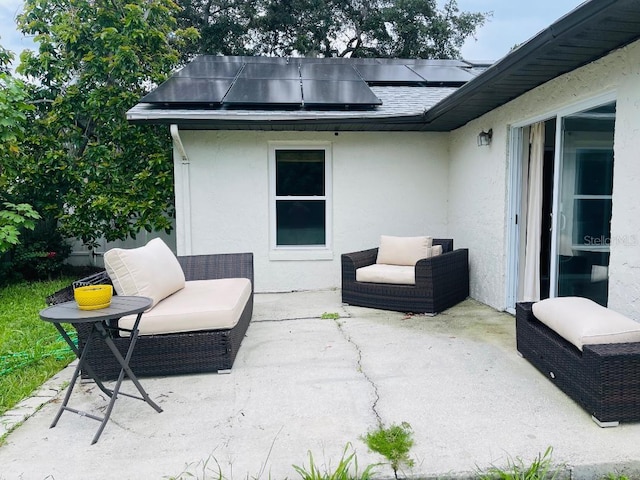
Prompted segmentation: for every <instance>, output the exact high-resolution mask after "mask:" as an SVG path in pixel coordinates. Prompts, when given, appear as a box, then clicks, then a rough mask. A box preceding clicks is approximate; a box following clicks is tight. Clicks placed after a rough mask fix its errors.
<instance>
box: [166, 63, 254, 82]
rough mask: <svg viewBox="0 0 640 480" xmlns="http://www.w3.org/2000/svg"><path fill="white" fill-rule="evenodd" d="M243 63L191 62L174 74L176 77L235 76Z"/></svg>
mask: <svg viewBox="0 0 640 480" xmlns="http://www.w3.org/2000/svg"><path fill="white" fill-rule="evenodd" d="M243 65H244V64H243V63H240V62H192V63H190V64H188V65H187V66H185V67H184V68H183V69H182V70H180V71H179V72H177V73H176V74H175V76H176V77H192V78H235V77H236V75H237V74H238V72H239V71H240V69H241V68H242V66H243Z"/></svg>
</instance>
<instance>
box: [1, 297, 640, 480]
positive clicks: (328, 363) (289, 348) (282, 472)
mask: <svg viewBox="0 0 640 480" xmlns="http://www.w3.org/2000/svg"><path fill="white" fill-rule="evenodd" d="M323 313H338V314H339V315H340V318H339V319H338V320H334V319H322V318H321V316H322V314H323ZM70 376H71V371H70V369H69V368H68V369H65V370H64V371H63V372H61V373H60V374H59V375H57V376H56V377H55V378H54V379H52V380H51V381H50V382H48V383H47V384H46V385H45V386H44V387H43V389H42V390H41V391H40V393H39V394H38V395H37V396H36V397H34V398H31V399H29V400H27V401H25V402H24V403H23V404H22V405H21V406H20V407H19V408H18V409H16V410H14V411H13V412H10V414H9V415H7V416H5V417H4V418H3V419H2V423H4V424H6V425H10V423H11V421H14V422H15V421H18V420H21V419H22V418H23V417H25V416H28V418H27V419H26V420H25V421H24V423H22V424H21V425H19V426H18V427H17V428H16V429H15V430H14V431H13V432H11V433H10V434H9V435H8V437H7V439H6V441H5V444H4V445H2V446H1V447H0V479H6V480H9V479H45V478H47V479H56V480H72V479H87V478H97V479H101V478H105V479H110V478H117V479H129V478H130V479H162V478H170V477H178V476H179V475H180V474H181V473H183V472H188V473H190V474H191V475H193V477H184V478H194V477H195V478H207V479H214V478H218V466H219V468H220V470H221V473H222V475H223V476H224V477H225V478H226V479H228V480H231V479H238V480H242V479H258V478H259V479H263V480H268V479H273V480H277V479H284V478H285V477H286V478H289V479H294V478H299V475H298V474H297V473H296V472H295V470H294V469H293V467H292V465H299V466H306V467H308V466H309V457H308V455H309V452H311V453H312V454H313V457H314V461H315V462H316V463H317V464H319V465H320V467H321V469H323V468H324V467H325V466H326V467H327V468H329V469H330V468H331V467H335V466H336V465H337V463H338V462H339V460H340V457H341V455H342V453H343V450H344V449H345V446H347V445H349V444H350V445H351V446H352V449H353V451H355V452H356V454H357V459H358V464H359V466H360V468H361V469H362V468H364V466H366V465H368V464H370V463H378V462H381V461H382V458H381V457H379V456H378V455H377V454H375V453H372V452H369V451H368V450H367V447H366V446H365V444H364V443H363V442H362V440H361V436H362V435H364V434H365V433H366V432H367V431H369V430H372V429H373V428H375V427H376V426H377V425H378V422H379V421H381V422H383V424H385V425H390V424H392V423H400V422H403V421H406V422H408V423H409V424H410V425H411V427H412V428H413V432H414V439H415V445H414V447H413V449H412V450H411V452H410V453H411V456H412V458H413V459H414V460H415V466H414V467H413V468H412V469H411V470H406V471H405V474H406V476H408V477H410V478H454V477H455V478H470V477H472V476H473V475H474V473H476V472H477V471H478V469H481V470H484V469H487V468H488V467H490V466H491V465H496V466H500V467H504V466H506V464H507V462H508V461H509V460H510V459H511V460H514V459H516V458H518V457H520V458H522V459H523V461H525V463H530V462H531V461H533V460H534V459H535V457H536V456H537V455H538V454H539V453H543V452H544V451H545V450H546V449H547V447H549V446H551V447H553V460H554V463H556V464H562V465H564V469H563V472H564V474H563V478H575V479H590V478H602V476H603V475H604V474H605V473H608V472H618V473H624V474H627V475H629V476H631V477H632V478H633V477H636V478H640V447H639V444H640V424H621V425H620V426H619V427H617V428H610V429H602V428H599V427H598V426H596V424H595V423H593V422H592V420H591V418H590V415H589V414H588V413H587V412H586V411H584V410H583V409H582V408H580V407H579V406H578V405H577V404H575V403H574V402H573V401H572V400H571V399H569V398H568V397H567V396H566V395H564V394H563V393H562V392H561V391H560V390H558V389H557V388H556V387H555V386H554V385H553V384H552V383H551V382H550V381H549V380H547V379H546V378H544V377H543V376H542V375H541V374H540V373H538V372H537V371H536V370H535V369H534V368H533V367H532V366H531V365H530V364H529V363H528V362H527V361H526V360H524V359H522V358H520V357H519V356H518V354H517V352H516V348H515V321H514V318H513V316H511V315H509V314H506V313H500V312H496V311H495V310H493V309H491V308H488V307H486V306H484V305H482V304H480V303H478V302H476V301H474V300H467V301H465V302H463V303H461V304H459V305H458V306H456V307H454V308H452V309H450V310H448V311H446V312H443V313H441V314H440V315H437V316H435V317H429V316H424V315H415V316H407V315H404V314H401V313H396V312H387V311H379V310H372V309H365V308H358V307H351V306H348V305H343V304H342V303H341V301H340V292H339V291H320V292H297V293H287V294H258V295H256V296H255V309H254V318H253V321H252V324H251V326H250V327H249V330H248V332H247V336H246V338H245V339H244V341H243V344H242V347H241V349H240V352H239V354H238V357H237V359H236V362H235V364H234V367H233V370H232V372H231V373H230V374H204V375H189V376H178V377H164V378H144V379H142V380H141V381H142V384H143V386H144V387H145V389H146V390H147V392H148V393H149V394H150V396H151V397H152V398H153V399H154V400H155V401H156V402H157V403H158V404H159V405H160V406H161V407H162V408H163V410H164V411H163V412H162V413H156V412H155V411H154V410H152V409H151V408H150V407H149V406H147V405H145V404H144V403H142V402H140V401H137V400H133V399H129V398H127V397H121V398H119V399H118V401H117V402H116V404H115V408H114V410H113V413H112V416H111V421H110V422H109V424H108V425H107V427H106V428H105V430H104V432H103V434H102V437H101V438H100V441H99V442H98V443H97V444H95V445H91V444H90V442H91V439H92V438H93V435H94V433H95V431H96V429H97V427H98V422H96V421H94V420H91V419H89V418H83V417H80V416H78V415H73V414H72V413H68V412H66V413H64V414H63V415H62V417H61V419H60V421H59V422H58V425H57V426H56V427H55V428H54V429H50V428H49V424H50V422H51V421H52V419H53V417H54V415H55V412H56V410H57V408H58V406H59V403H60V402H61V397H62V395H61V393H60V390H61V388H62V386H63V384H64V382H65V381H68V379H69V378H70ZM131 388H132V385H131V383H130V382H125V389H126V390H125V391H132V390H131ZM48 394H52V395H53V399H52V400H51V401H48V402H46V403H45V404H44V405H43V406H42V408H40V409H39V410H37V412H36V413H32V412H33V410H34V409H37V407H38V405H39V404H40V403H42V402H43V401H46V396H47V395H48ZM106 404H107V402H106V399H105V397H104V395H103V394H102V393H101V392H100V391H99V390H98V389H97V388H96V387H95V386H94V385H93V384H92V383H90V382H85V383H83V384H82V385H81V387H80V388H76V390H75V391H74V394H73V396H72V397H71V402H70V405H71V406H73V407H75V408H79V409H81V410H86V411H89V412H94V413H96V414H98V415H101V414H102V412H103V411H104V409H105V407H106ZM25 412H30V413H25ZM12 419H13V420H12ZM0 432H1V430H0ZM350 451H351V450H350ZM205 464H206V465H205ZM203 472H204V473H203ZM392 475H393V474H392V471H391V468H390V467H389V466H387V465H381V466H379V467H378V468H377V469H376V474H375V477H376V478H390V477H392Z"/></svg>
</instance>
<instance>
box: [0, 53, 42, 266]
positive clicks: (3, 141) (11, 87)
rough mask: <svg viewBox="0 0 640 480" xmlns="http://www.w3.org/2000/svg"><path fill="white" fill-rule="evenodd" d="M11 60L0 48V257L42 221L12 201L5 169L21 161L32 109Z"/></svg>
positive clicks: (25, 206)
mask: <svg viewBox="0 0 640 480" xmlns="http://www.w3.org/2000/svg"><path fill="white" fill-rule="evenodd" d="M12 60H13V54H12V53H11V52H10V51H8V50H6V49H5V48H3V47H2V46H0V202H2V203H1V204H0V254H3V253H5V252H7V251H8V250H9V249H10V248H12V247H14V246H15V245H18V244H19V243H20V235H21V233H23V231H24V230H25V229H27V230H33V229H34V228H35V221H36V220H38V219H39V218H40V215H39V214H38V213H37V212H35V211H34V210H33V208H32V207H31V205H28V204H26V203H12V202H11V201H10V200H12V184H13V181H12V179H11V178H10V177H7V172H6V171H5V170H6V169H5V167H4V166H5V165H7V164H10V163H11V162H14V161H16V160H17V159H18V158H19V157H20V143H21V141H22V138H23V136H24V134H25V126H26V122H27V112H28V111H29V110H31V109H32V107H31V106H30V105H29V104H27V103H26V98H27V94H26V92H25V89H24V85H23V83H22V82H21V81H20V80H18V79H15V78H13V77H12V76H11V74H10V72H9V64H10V63H11V61H12Z"/></svg>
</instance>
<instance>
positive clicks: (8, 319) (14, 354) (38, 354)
mask: <svg viewBox="0 0 640 480" xmlns="http://www.w3.org/2000/svg"><path fill="white" fill-rule="evenodd" d="M70 283H71V280H70V279H68V278H64V279H59V280H52V281H46V282H30V283H27V282H22V283H17V284H14V285H9V286H7V287H4V288H2V289H0V415H2V414H3V413H4V412H6V411H7V410H9V409H11V408H13V407H14V406H15V405H16V404H17V403H19V402H20V401H21V400H22V399H24V398H26V397H28V396H29V395H30V394H31V392H33V391H34V390H35V389H37V388H38V387H39V386H41V385H42V384H43V383H44V382H45V381H46V380H48V379H49V378H51V377H52V376H53V375H54V374H56V373H58V372H59V371H60V370H61V369H62V368H63V367H65V366H66V365H68V364H69V362H70V361H71V360H73V359H74V358H75V356H74V355H73V352H71V349H70V348H69V347H68V346H67V344H66V343H65V342H64V340H63V339H62V338H61V337H60V334H59V333H58V331H57V330H56V328H55V327H54V326H53V324H51V323H47V322H44V321H42V320H41V319H40V317H39V316H38V312H39V311H40V310H42V309H43V308H45V307H46V305H45V300H44V299H45V297H46V296H47V295H50V294H51V293H53V292H55V291H57V290H59V289H61V288H63V287H65V286H67V285H69V284H70ZM68 329H69V332H72V331H73V329H72V327H70V326H68Z"/></svg>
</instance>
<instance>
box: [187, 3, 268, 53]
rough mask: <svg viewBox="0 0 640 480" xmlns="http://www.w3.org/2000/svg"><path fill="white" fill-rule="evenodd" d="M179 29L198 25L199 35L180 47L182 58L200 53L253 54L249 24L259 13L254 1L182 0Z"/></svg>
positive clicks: (196, 27)
mask: <svg viewBox="0 0 640 480" xmlns="http://www.w3.org/2000/svg"><path fill="white" fill-rule="evenodd" d="M179 2H180V5H181V7H182V8H181V9H180V11H178V13H177V22H178V26H179V27H180V28H185V29H187V28H195V29H196V30H197V31H198V32H199V33H200V35H199V36H198V37H197V38H193V37H192V38H191V41H190V42H188V43H186V44H185V45H184V47H183V48H182V49H181V54H182V57H183V59H189V58H190V57H192V56H193V55H194V54H198V53H203V52H207V53H215V54H221V55H251V54H253V53H254V48H253V47H252V41H251V37H250V35H249V27H250V24H251V22H252V19H254V18H255V17H256V15H257V9H256V6H255V4H254V2H248V1H246V0H179Z"/></svg>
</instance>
